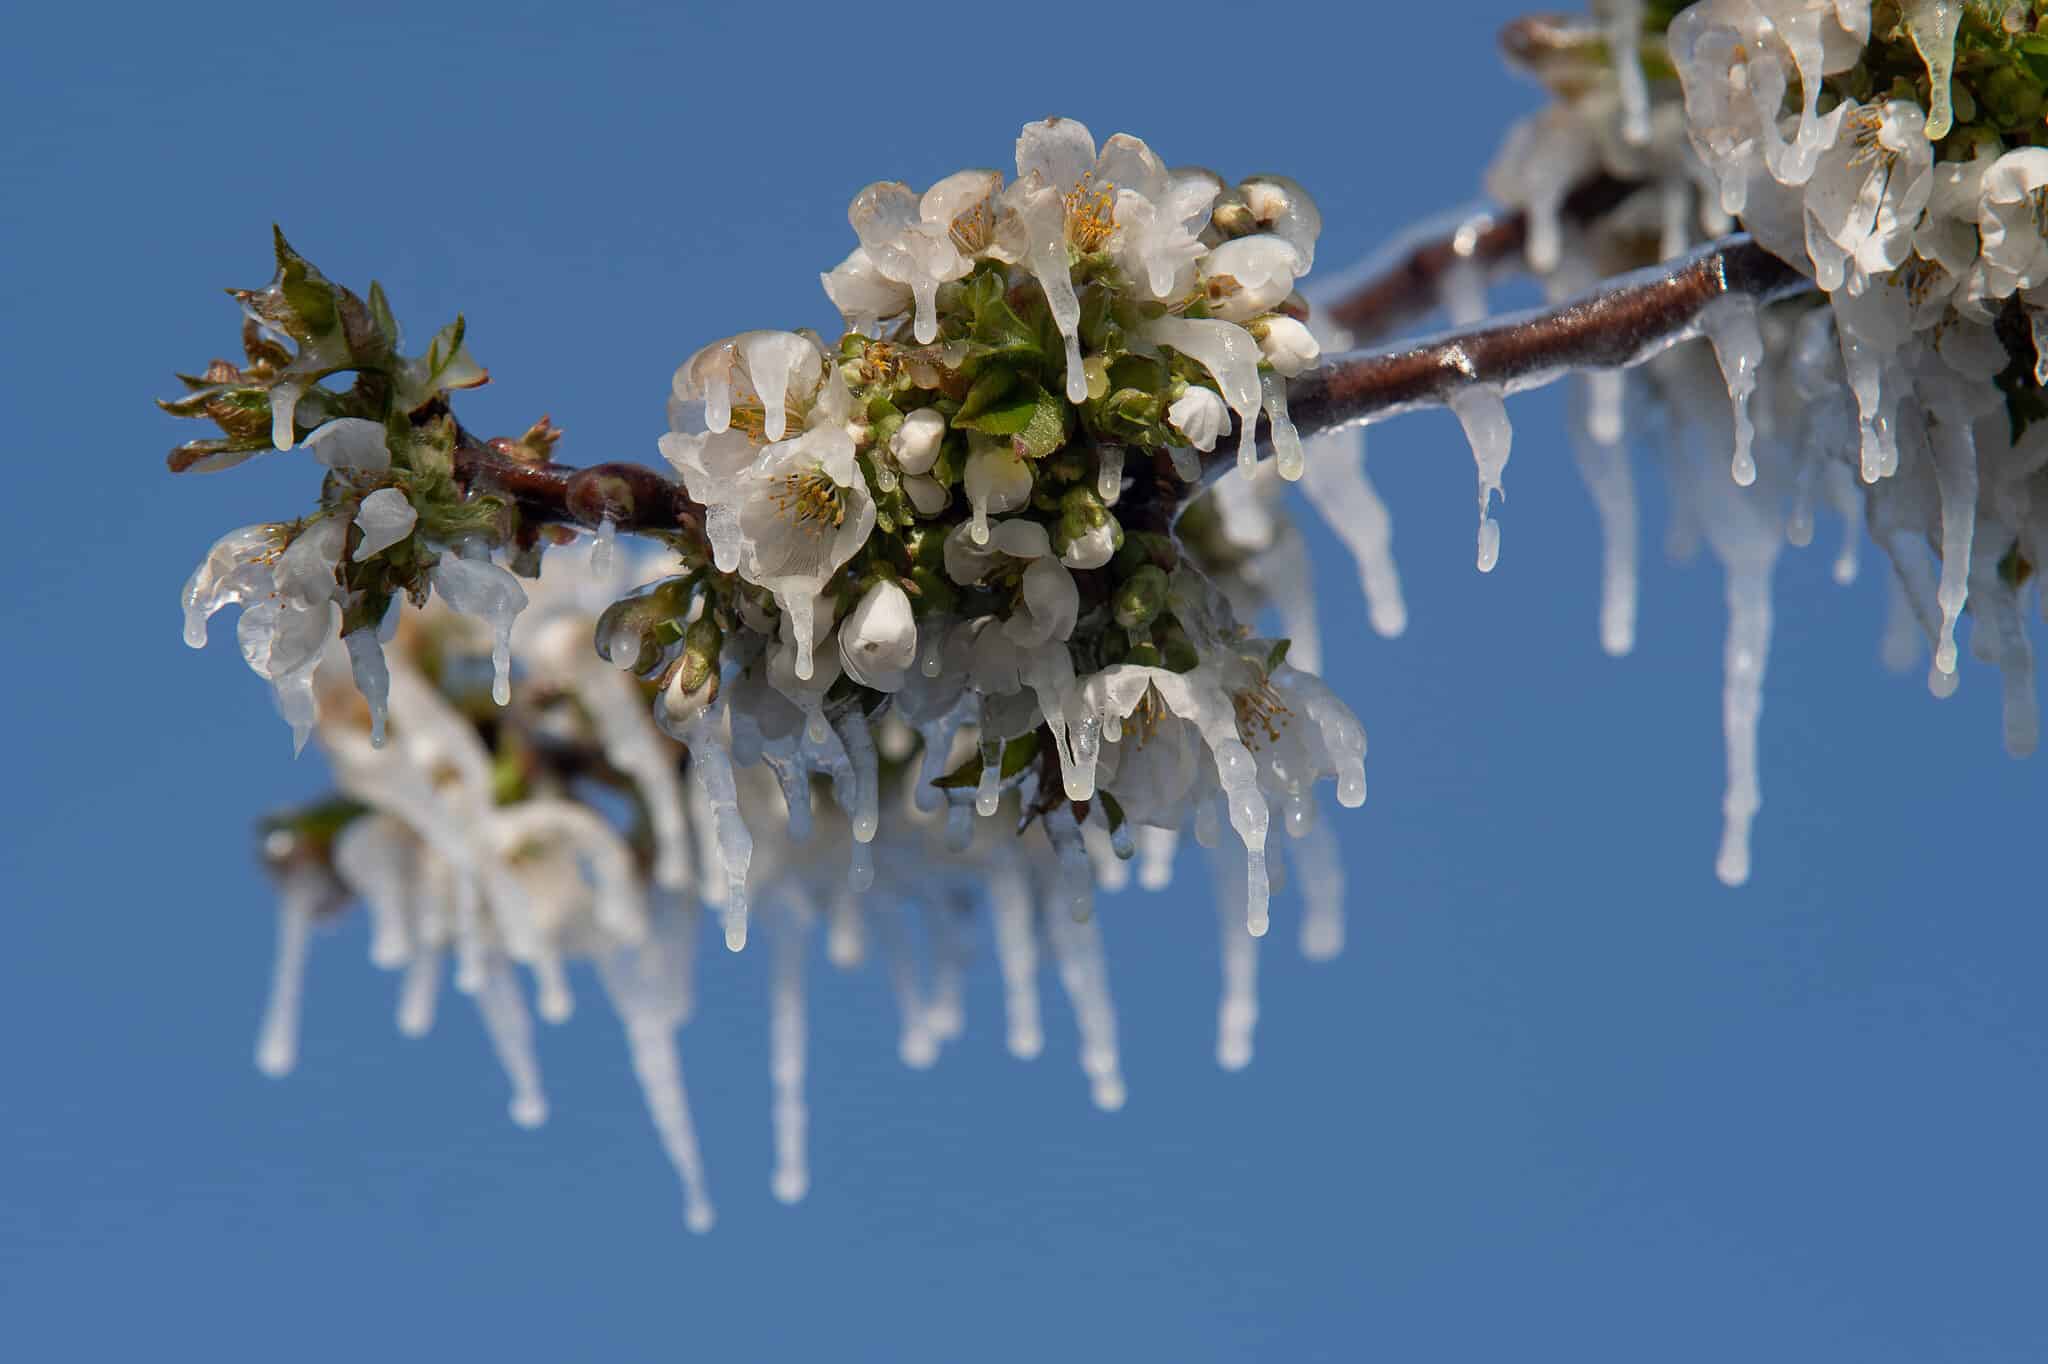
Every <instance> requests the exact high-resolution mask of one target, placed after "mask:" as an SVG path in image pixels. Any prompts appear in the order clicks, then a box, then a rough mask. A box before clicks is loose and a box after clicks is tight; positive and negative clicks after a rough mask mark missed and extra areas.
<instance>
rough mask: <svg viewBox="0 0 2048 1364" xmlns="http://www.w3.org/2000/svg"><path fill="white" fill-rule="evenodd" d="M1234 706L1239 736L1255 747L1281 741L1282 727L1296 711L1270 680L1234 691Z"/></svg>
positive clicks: (1232, 698)
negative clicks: (1289, 707) (1274, 688)
mask: <svg viewBox="0 0 2048 1364" xmlns="http://www.w3.org/2000/svg"><path fill="white" fill-rule="evenodd" d="M1230 708H1231V709H1232V710H1234V711H1236V712H1237V736H1238V737H1239V738H1240V739H1242V740H1244V743H1245V747H1247V748H1254V749H1255V748H1259V747H1261V746H1262V745H1264V744H1270V743H1278V742H1279V741H1280V731H1281V729H1282V728H1283V727H1284V726H1285V725H1286V724H1287V720H1288V717H1289V716H1290V715H1292V714H1293V712H1292V711H1290V710H1288V709H1287V703H1286V702H1285V701H1283V700H1281V699H1280V693H1279V692H1277V691H1274V690H1273V688H1272V686H1271V684H1269V683H1266V682H1260V683H1259V684H1258V685H1257V686H1254V687H1247V688H1246V689H1245V690H1243V691H1240V692H1232V693H1231V696H1230Z"/></svg>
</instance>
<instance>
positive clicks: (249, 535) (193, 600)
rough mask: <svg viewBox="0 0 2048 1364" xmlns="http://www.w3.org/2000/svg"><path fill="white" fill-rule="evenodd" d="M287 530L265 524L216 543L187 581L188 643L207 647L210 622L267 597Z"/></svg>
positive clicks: (183, 598) (185, 598) (233, 532)
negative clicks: (228, 609)
mask: <svg viewBox="0 0 2048 1364" xmlns="http://www.w3.org/2000/svg"><path fill="white" fill-rule="evenodd" d="M284 536H285V528H284V527H283V526H279V525H273V524H270V523H268V522H265V523H263V524H261V525H255V526H244V527H242V528H241V529H240V530H231V531H229V532H228V533H227V534H226V535H223V536H221V537H220V539H218V540H216V541H214V543H213V548H212V549H210V550H208V551H207V554H206V558H205V559H204V560H203V561H201V563H200V565H199V567H198V568H195V569H194V570H192V576H191V577H190V578H187V579H186V580H185V590H184V592H183V594H182V604H183V606H184V608H185V643H186V644H187V645H189V646H191V647H192V648H194V649H203V648H205V647H206V622H207V621H208V620H210V619H212V617H213V614H214V612H216V611H218V610H220V609H221V608H222V607H224V606H233V605H238V604H240V603H242V602H246V601H248V600H250V599H251V598H253V597H261V596H265V595H267V594H268V593H269V592H270V590H271V588H272V586H273V583H274V573H273V569H272V566H271V561H272V560H274V559H275V558H276V557H277V555H278V553H279V552H280V551H281V550H282V549H283V548H284Z"/></svg>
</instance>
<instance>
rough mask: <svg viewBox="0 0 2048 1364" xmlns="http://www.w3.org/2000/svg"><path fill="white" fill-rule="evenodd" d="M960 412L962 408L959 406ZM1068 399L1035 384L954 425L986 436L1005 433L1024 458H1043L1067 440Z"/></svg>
mask: <svg viewBox="0 0 2048 1364" xmlns="http://www.w3.org/2000/svg"><path fill="white" fill-rule="evenodd" d="M962 410H963V411H964V410H965V409H962ZM1071 412H1072V409H1070V408H1069V407H1068V406H1067V400H1066V399H1065V398H1064V397H1061V396H1060V395H1058V394H1055V393H1049V392H1047V391H1046V390H1045V389H1043V388H1041V387H1039V386H1038V385H1037V384H1036V383H1033V384H1030V385H1029V386H1027V387H1024V388H1021V389H1018V390H1015V391H1013V392H1011V393H1009V394H1007V395H1006V396H1005V397H1004V398H1003V400H1002V401H1001V402H999V403H996V404H994V405H992V406H990V407H988V408H987V409H986V410H985V411H982V412H981V413H979V414H978V415H975V416H973V417H970V418H968V419H966V420H962V419H961V418H959V417H955V418H954V419H953V425H955V426H959V427H965V428H966V429H968V430H970V431H979V432H981V433H982V434H983V435H985V436H1007V437H1009V438H1010V439H1011V441H1012V442H1013V443H1014V444H1015V445H1016V447H1017V451H1018V453H1019V454H1021V455H1023V456H1024V458H1026V459H1043V458H1045V457H1046V456H1047V455H1049V454H1051V453H1052V452H1053V451H1055V450H1057V449H1059V448H1060V447H1061V446H1062V445H1065V444H1066V443H1067V421H1068V419H1069V417H1070V415H1071Z"/></svg>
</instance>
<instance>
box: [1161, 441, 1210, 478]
mask: <svg viewBox="0 0 2048 1364" xmlns="http://www.w3.org/2000/svg"><path fill="white" fill-rule="evenodd" d="M1166 457H1167V458H1168V459H1169V460H1171V461H1172V462H1173V476H1174V477H1175V478H1178V479H1179V480H1180V481H1181V482H1183V483H1188V484H1194V483H1200V482H1201V481H1202V457H1201V456H1200V455H1198V454H1196V453H1195V452H1194V451H1193V450H1190V449H1189V448H1188V447H1187V446H1185V445H1169V446H1167V447H1166Z"/></svg>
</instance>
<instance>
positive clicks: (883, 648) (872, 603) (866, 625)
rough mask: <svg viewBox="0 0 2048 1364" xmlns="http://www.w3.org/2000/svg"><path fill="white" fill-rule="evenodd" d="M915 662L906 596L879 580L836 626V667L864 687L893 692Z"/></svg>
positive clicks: (914, 634) (912, 623) (913, 623)
mask: <svg viewBox="0 0 2048 1364" xmlns="http://www.w3.org/2000/svg"><path fill="white" fill-rule="evenodd" d="M916 659H917V621H916V619H915V617H913V616H912V615H911V611H910V597H909V594H907V593H906V592H904V590H903V589H902V588H901V587H900V586H898V585H897V584H896V583H895V582H894V581H892V580H889V579H883V580H882V581H880V582H877V583H876V584H875V585H874V586H872V587H870V588H869V589H868V590H867V593H866V595H864V596H863V597H862V598H861V599H860V603H859V605H857V606H855V607H854V608H853V610H852V612H851V613H849V614H848V615H847V617H846V619H845V621H843V622H842V623H841V624H840V626H839V661H840V665H841V666H842V667H843V668H844V669H845V671H846V675H847V676H848V677H850V678H852V679H853V680H854V681H856V682H858V683H860V684H861V685H862V686H864V687H872V688H874V689H875V690H876V691H895V690H897V689H898V688H900V687H901V686H902V685H903V682H904V678H905V676H906V675H907V674H908V672H909V670H910V665H911V664H912V663H913V662H915V661H916Z"/></svg>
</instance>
